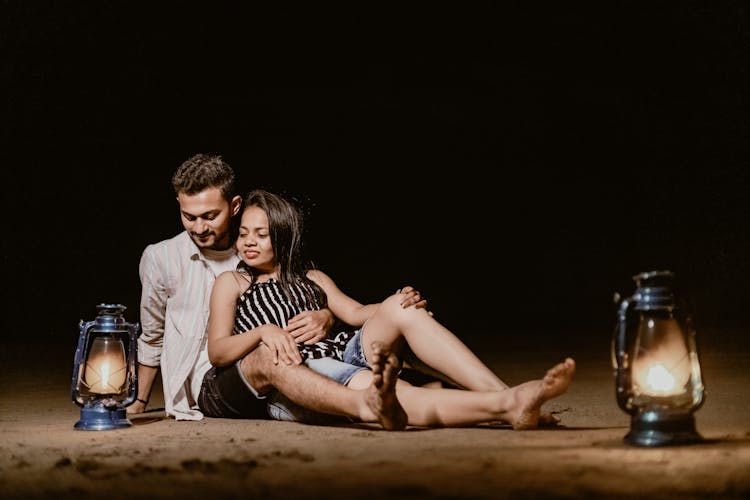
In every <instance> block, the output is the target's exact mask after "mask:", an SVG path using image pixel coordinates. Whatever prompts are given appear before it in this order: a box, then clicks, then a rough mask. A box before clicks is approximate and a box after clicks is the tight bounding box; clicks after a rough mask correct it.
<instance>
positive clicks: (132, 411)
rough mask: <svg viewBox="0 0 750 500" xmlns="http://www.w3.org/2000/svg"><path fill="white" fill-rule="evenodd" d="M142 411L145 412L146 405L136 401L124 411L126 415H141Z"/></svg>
mask: <svg viewBox="0 0 750 500" xmlns="http://www.w3.org/2000/svg"><path fill="white" fill-rule="evenodd" d="M144 411H146V403H142V402H141V401H138V400H137V399H136V400H135V401H133V404H131V405H128V407H127V408H126V409H125V413H127V414H128V415H136V414H138V413H143V412H144Z"/></svg>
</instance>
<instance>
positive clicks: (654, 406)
mask: <svg viewBox="0 0 750 500" xmlns="http://www.w3.org/2000/svg"><path fill="white" fill-rule="evenodd" d="M633 280H634V281H635V285H636V288H635V291H634V293H633V295H631V296H630V297H628V298H625V299H622V300H620V301H619V307H618V315H617V326H616V328H615V332H614V338H613V340H612V363H613V367H614V370H615V385H616V395H617V403H618V405H619V406H620V408H621V409H622V410H624V411H625V412H626V413H628V414H630V415H631V424H630V431H629V432H628V434H627V435H626V436H625V438H624V441H625V442H626V443H628V444H631V445H635V446H667V445H679V444H687V443H693V442H698V441H701V436H700V435H699V434H698V432H697V431H696V428H695V417H694V415H693V414H694V412H695V411H696V410H697V409H698V408H700V407H701V405H702V404H703V398H704V386H703V377H702V375H701V366H700V361H699V356H698V350H697V345H696V340H695V330H694V328H693V321H692V318H691V316H690V314H689V313H688V312H687V311H686V310H685V308H684V307H683V306H681V303H680V301H678V300H677V299H676V297H675V291H674V290H675V288H674V274H673V273H672V272H671V271H666V270H662V271H649V272H644V273H640V274H637V275H635V276H633Z"/></svg>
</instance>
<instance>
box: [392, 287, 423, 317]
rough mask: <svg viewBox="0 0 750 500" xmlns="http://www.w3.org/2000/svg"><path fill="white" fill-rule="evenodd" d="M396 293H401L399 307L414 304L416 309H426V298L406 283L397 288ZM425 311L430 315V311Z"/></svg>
mask: <svg viewBox="0 0 750 500" xmlns="http://www.w3.org/2000/svg"><path fill="white" fill-rule="evenodd" d="M396 293H398V294H400V295H401V307H403V308H404V309H406V308H407V307H411V306H414V307H416V308H417V309H427V299H425V298H424V297H422V294H421V293H419V291H418V290H416V289H415V288H414V287H413V286H410V285H406V286H405V287H403V288H400V289H398V290H397V291H396ZM427 313H428V314H429V315H430V316H432V312H430V311H427Z"/></svg>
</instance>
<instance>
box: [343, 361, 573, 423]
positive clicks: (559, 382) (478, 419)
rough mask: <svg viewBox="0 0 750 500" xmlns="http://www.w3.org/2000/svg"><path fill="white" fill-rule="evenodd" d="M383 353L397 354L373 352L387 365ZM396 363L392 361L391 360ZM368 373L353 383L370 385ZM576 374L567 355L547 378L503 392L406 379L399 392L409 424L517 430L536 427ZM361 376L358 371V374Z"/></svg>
mask: <svg viewBox="0 0 750 500" xmlns="http://www.w3.org/2000/svg"><path fill="white" fill-rule="evenodd" d="M383 356H390V357H393V358H394V359H395V356H394V355H392V354H390V353H388V351H387V350H385V349H378V350H376V351H374V352H373V358H374V361H375V362H376V364H378V365H384V364H385V363H384V362H383V361H382V357H383ZM390 364H393V362H390ZM366 373H368V372H360V374H362V377H361V378H359V379H357V380H356V381H354V380H353V381H352V383H350V387H351V386H352V385H351V384H354V386H355V387H354V388H356V387H357V386H360V385H363V386H366V384H368V381H367V378H366V375H365V374H366ZM574 373H575V362H574V361H573V360H572V359H570V358H567V359H566V360H565V361H563V362H562V363H559V364H557V365H555V366H554V367H552V368H550V369H549V370H548V371H547V373H546V374H545V376H544V378H542V379H539V380H532V381H529V382H524V383H522V384H520V385H517V386H514V387H510V388H508V389H507V390H504V391H489V392H484V391H465V390H460V389H426V388H423V387H415V386H412V385H410V384H407V383H405V382H403V381H399V383H398V384H397V386H396V395H397V396H398V399H399V401H400V402H401V406H403V408H404V410H406V414H407V416H408V424H409V425H415V426H425V427H460V426H469V425H477V424H480V423H484V422H493V421H498V420H501V421H504V422H508V423H509V424H511V425H512V426H513V428H514V429H517V430H524V429H534V428H536V427H537V426H538V425H539V424H540V423H541V421H540V419H541V417H542V415H541V408H542V405H543V404H544V403H545V402H547V401H549V400H550V399H552V398H555V397H557V396H559V395H561V394H563V393H564V392H565V391H566V390H567V389H568V386H569V385H570V382H571V380H572V379H573V374H574ZM358 375H359V374H358Z"/></svg>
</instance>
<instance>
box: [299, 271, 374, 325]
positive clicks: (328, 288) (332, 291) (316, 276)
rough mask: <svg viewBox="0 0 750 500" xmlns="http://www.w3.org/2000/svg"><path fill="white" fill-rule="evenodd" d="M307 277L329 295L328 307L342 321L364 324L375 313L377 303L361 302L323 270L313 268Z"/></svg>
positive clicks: (351, 323) (350, 323) (349, 323)
mask: <svg viewBox="0 0 750 500" xmlns="http://www.w3.org/2000/svg"><path fill="white" fill-rule="evenodd" d="M307 277H308V278H310V279H311V280H313V281H314V282H315V283H317V284H318V285H319V286H320V287H321V288H322V289H323V291H324V292H325V293H326V295H327V296H328V308H329V309H330V310H331V312H332V313H333V314H334V315H335V316H336V317H337V318H338V319H340V320H341V321H343V322H344V323H346V324H348V325H352V326H362V325H363V324H365V321H367V320H368V319H369V318H370V316H372V315H373V314H374V313H375V310H377V308H378V306H379V305H380V304H379V303H377V304H361V303H359V302H357V301H356V300H354V299H353V298H351V297H349V296H348V295H347V294H345V293H344V292H342V291H341V289H339V287H338V286H336V283H334V281H333V280H332V279H331V278H330V277H329V276H328V275H327V274H325V273H324V272H323V271H320V270H318V269H315V270H311V271H309V272H308V273H307Z"/></svg>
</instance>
